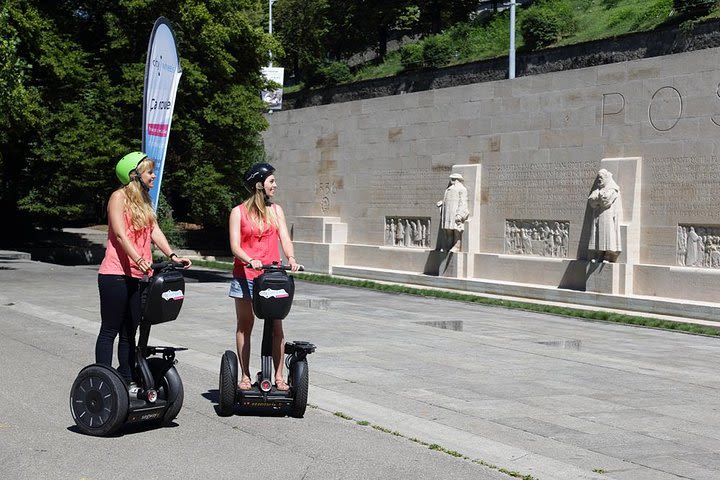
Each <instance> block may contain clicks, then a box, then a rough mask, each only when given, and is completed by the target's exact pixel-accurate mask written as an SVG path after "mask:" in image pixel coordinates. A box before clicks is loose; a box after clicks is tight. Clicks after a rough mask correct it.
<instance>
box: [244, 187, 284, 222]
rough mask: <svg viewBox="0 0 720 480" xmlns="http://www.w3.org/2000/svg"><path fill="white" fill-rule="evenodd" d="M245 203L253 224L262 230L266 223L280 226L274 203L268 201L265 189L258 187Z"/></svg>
mask: <svg viewBox="0 0 720 480" xmlns="http://www.w3.org/2000/svg"><path fill="white" fill-rule="evenodd" d="M243 205H245V208H246V209H247V212H248V216H249V217H250V219H251V220H252V222H253V225H255V226H256V227H257V228H258V229H259V230H260V231H261V232H262V231H263V230H265V225H266V224H267V225H272V226H274V227H276V228H277V227H278V225H279V223H278V218H277V215H276V214H275V209H274V208H272V204H271V203H270V202H268V201H267V198H266V196H265V190H262V189H259V188H256V189H255V191H254V192H253V194H252V195H250V196H249V197H248V198H247V199H246V200H245V201H244V202H243Z"/></svg>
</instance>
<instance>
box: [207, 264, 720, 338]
mask: <svg viewBox="0 0 720 480" xmlns="http://www.w3.org/2000/svg"><path fill="white" fill-rule="evenodd" d="M193 264H194V265H197V266H203V267H207V268H214V269H217V270H224V271H231V270H232V264H231V263H228V262H210V261H206V260H193ZM293 276H294V277H295V278H296V279H298V280H303V281H307V282H313V283H320V284H326V285H341V286H348V287H359V288H367V289H370V290H376V291H379V292H385V293H397V294H406V295H415V296H420V297H430V298H438V299H442V300H452V301H457V302H465V303H477V304H480V305H485V306H494V307H502V308H511V309H515V310H524V311H529V312H537V313H546V314H550V315H558V316H562V317H573V318H582V319H585V320H592V321H602V322H611V323H619V324H624V325H634V326H639V327H647V328H656V329H660V330H672V331H675V332H681V333H690V334H693V335H705V336H711V337H718V336H720V328H716V327H711V326H706V325H697V324H694V323H683V322H673V321H671V320H662V319H659V318H652V317H641V316H636V315H626V314H621V313H613V312H607V311H602V310H581V309H577V308H572V307H559V306H555V305H543V304H538V303H529V302H523V301H516V300H504V299H498V298H489V297H483V296H480V295H474V294H469V293H463V292H458V291H448V290H434V289H429V288H420V287H410V286H407V285H400V284H392V283H378V282H374V281H371V280H360V279H353V278H346V277H334V276H332V275H325V274H321V273H302V272H296V273H293Z"/></svg>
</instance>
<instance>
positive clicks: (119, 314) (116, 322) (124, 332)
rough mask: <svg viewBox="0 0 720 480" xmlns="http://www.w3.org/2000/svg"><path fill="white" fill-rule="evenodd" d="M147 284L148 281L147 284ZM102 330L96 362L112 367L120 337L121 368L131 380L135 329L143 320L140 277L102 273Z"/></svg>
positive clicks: (99, 334)
mask: <svg viewBox="0 0 720 480" xmlns="http://www.w3.org/2000/svg"><path fill="white" fill-rule="evenodd" d="M143 285H144V284H143ZM98 289H99V290H100V318H101V324H100V333H98V337H97V342H96V343H95V362H96V363H100V364H102V365H107V366H108V367H112V354H113V344H114V343H115V337H117V336H118V334H119V335H120V340H118V361H119V363H120V366H119V367H118V372H120V375H122V376H123V378H125V380H126V381H128V382H130V381H132V380H133V368H132V367H133V366H134V365H135V332H136V331H137V327H138V324H139V323H140V315H141V313H140V294H141V293H142V292H141V286H140V280H139V279H137V278H132V277H128V276H125V275H103V274H99V275H98Z"/></svg>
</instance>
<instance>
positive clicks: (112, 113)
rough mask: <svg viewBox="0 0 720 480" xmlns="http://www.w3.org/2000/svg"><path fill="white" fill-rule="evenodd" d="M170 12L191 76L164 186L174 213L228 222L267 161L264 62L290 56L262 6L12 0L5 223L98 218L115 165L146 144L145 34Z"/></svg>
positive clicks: (1, 144) (1, 13) (2, 123)
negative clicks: (246, 178)
mask: <svg viewBox="0 0 720 480" xmlns="http://www.w3.org/2000/svg"><path fill="white" fill-rule="evenodd" d="M160 15H163V16H166V17H167V18H168V19H169V20H170V22H171V24H172V25H173V29H174V31H175V36H176V39H177V43H178V50H179V52H180V57H181V65H182V68H183V76H182V78H181V80H180V86H179V89H178V94H177V98H176V102H175V105H176V107H175V112H174V120H173V128H172V131H171V134H170V143H169V146H168V151H167V158H166V168H165V171H164V179H163V184H162V190H163V193H164V195H165V196H166V197H167V199H168V200H169V202H170V203H171V204H172V205H173V211H174V212H175V214H176V215H177V216H178V217H181V218H183V219H186V220H191V221H195V222H200V223H205V224H211V225H212V224H223V223H224V222H225V221H226V218H227V213H228V212H229V210H230V207H231V206H232V204H233V203H235V202H237V201H238V200H239V197H240V195H241V194H242V192H243V188H242V182H241V178H240V177H241V175H240V174H239V173H240V172H241V171H244V169H245V168H246V166H247V165H249V164H250V163H251V162H253V161H256V160H257V159H259V158H262V155H263V153H262V146H261V143H260V139H259V134H260V132H261V131H262V130H263V129H264V128H266V126H267V124H266V121H265V119H264V117H263V116H262V114H261V112H262V110H263V105H262V102H261V101H260V98H259V93H258V92H259V90H260V89H261V88H262V86H263V85H264V80H263V78H262V77H261V75H260V67H261V66H262V65H264V64H265V62H266V61H267V52H268V50H269V49H271V48H273V49H275V50H277V51H281V49H279V48H278V47H277V45H274V44H273V42H272V40H271V39H270V38H269V37H268V35H266V34H265V33H264V32H263V25H262V24H261V22H263V21H264V17H263V15H262V2H258V1H256V0H211V1H198V0H180V1H169V0H122V1H119V2H116V1H110V0H63V1H56V2H45V1H42V0H5V1H4V3H3V4H2V6H1V7H0V111H1V113H0V174H1V178H0V181H1V183H0V206H2V209H3V213H5V215H6V218H7V217H9V219H10V221H11V222H13V221H20V220H26V222H25V223H28V224H29V223H32V224H35V225H37V224H40V225H50V226H57V225H66V224H68V223H72V222H89V221H99V220H101V219H102V218H103V216H104V208H105V200H106V198H107V197H108V195H109V193H110V192H111V190H112V189H113V188H115V187H116V186H117V180H116V179H115V178H114V165H115V162H116V161H117V159H118V158H119V157H120V156H122V155H123V154H124V153H127V152H128V151H131V150H133V149H139V148H140V143H141V142H140V136H141V121H142V93H143V78H144V71H145V63H144V62H145V56H146V53H147V46H148V38H149V35H150V31H151V29H152V25H153V23H154V21H155V19H156V18H157V17H158V16H160Z"/></svg>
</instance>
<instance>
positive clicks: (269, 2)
mask: <svg viewBox="0 0 720 480" xmlns="http://www.w3.org/2000/svg"><path fill="white" fill-rule="evenodd" d="M276 1H277V0H268V4H269V5H270V9H269V10H270V15H268V17H269V18H268V33H269V34H270V35H271V36H272V6H273V3H275V2H276ZM268 53H269V54H270V63H269V64H268V66H269V67H272V50H270V51H269V52H268Z"/></svg>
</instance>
